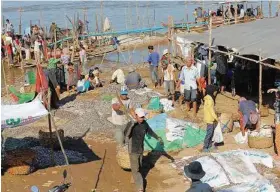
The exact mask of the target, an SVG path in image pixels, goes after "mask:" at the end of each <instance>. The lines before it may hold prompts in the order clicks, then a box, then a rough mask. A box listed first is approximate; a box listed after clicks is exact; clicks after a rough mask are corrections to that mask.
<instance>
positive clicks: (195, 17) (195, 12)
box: [193, 9, 198, 23]
mask: <svg viewBox="0 0 280 192" xmlns="http://www.w3.org/2000/svg"><path fill="white" fill-rule="evenodd" d="M193 16H194V22H195V23H197V17H198V15H197V9H194V12H193Z"/></svg>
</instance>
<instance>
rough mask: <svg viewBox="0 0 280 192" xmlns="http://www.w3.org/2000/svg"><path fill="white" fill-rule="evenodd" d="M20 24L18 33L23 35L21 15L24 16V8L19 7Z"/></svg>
mask: <svg viewBox="0 0 280 192" xmlns="http://www.w3.org/2000/svg"><path fill="white" fill-rule="evenodd" d="M18 11H19V26H18V33H19V34H20V35H21V16H22V11H23V9H22V8H19V10H18Z"/></svg>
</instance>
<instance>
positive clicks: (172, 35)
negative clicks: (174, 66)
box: [171, 17, 177, 57]
mask: <svg viewBox="0 0 280 192" xmlns="http://www.w3.org/2000/svg"><path fill="white" fill-rule="evenodd" d="M171 39H172V56H173V57H175V56H176V55H177V49H176V42H175V29H174V20H173V17H171Z"/></svg>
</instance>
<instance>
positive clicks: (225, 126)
mask: <svg viewBox="0 0 280 192" xmlns="http://www.w3.org/2000/svg"><path fill="white" fill-rule="evenodd" d="M220 122H221V129H222V132H223V133H229V132H232V129H233V120H232V114H231V113H222V114H221V117H220Z"/></svg>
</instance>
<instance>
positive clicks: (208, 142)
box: [203, 123, 215, 149]
mask: <svg viewBox="0 0 280 192" xmlns="http://www.w3.org/2000/svg"><path fill="white" fill-rule="evenodd" d="M214 129H215V127H214V123H212V124H208V123H207V130H206V136H205V139H204V146H203V149H209V148H210V147H212V138H213V135H214Z"/></svg>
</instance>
